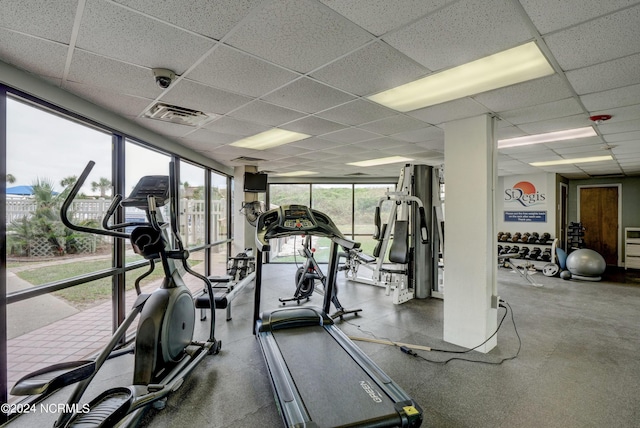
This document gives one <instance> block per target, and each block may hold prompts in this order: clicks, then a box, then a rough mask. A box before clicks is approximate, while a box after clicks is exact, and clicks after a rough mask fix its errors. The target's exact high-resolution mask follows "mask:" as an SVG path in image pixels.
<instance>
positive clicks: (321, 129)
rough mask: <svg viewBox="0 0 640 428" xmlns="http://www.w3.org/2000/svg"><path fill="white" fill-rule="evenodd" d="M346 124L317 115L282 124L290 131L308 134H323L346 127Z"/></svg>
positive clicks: (283, 127)
mask: <svg viewBox="0 0 640 428" xmlns="http://www.w3.org/2000/svg"><path fill="white" fill-rule="evenodd" d="M344 128H345V125H340V124H338V123H335V122H331V121H330V120H325V119H320V118H319V117H315V116H308V117H305V118H302V119H299V120H296V121H295V122H291V123H287V124H286V125H282V129H288V130H289V131H295V132H301V133H303V134H307V135H322V134H326V133H328V132H333V131H337V130H339V129H344Z"/></svg>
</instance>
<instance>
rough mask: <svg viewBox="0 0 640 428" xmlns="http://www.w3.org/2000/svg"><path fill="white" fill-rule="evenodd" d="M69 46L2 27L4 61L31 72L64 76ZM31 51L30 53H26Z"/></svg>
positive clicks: (0, 46) (0, 38) (0, 49)
mask: <svg viewBox="0 0 640 428" xmlns="http://www.w3.org/2000/svg"><path fill="white" fill-rule="evenodd" d="M67 51H68V47H67V46H65V45H62V44H60V43H54V42H48V41H45V40H42V39H37V38H34V37H29V36H25V35H22V34H18V33H15V32H13V31H7V30H4V29H2V28H0V58H1V59H2V61H4V62H6V63H8V64H12V65H14V66H16V67H18V68H22V69H24V70H29V71H30V72H31V73H34V74H39V75H42V76H46V77H53V78H58V79H60V78H62V76H63V74H64V67H65V61H66V59H67ZM25 52H29V55H25V54H24V53H25Z"/></svg>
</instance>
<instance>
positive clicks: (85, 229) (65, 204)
mask: <svg viewBox="0 0 640 428" xmlns="http://www.w3.org/2000/svg"><path fill="white" fill-rule="evenodd" d="M95 164H96V163H95V162H94V161H89V163H87V166H86V167H85V168H84V171H82V174H80V177H79V178H78V180H77V181H76V182H75V184H74V185H73V187H72V188H71V191H70V192H69V194H68V195H67V197H66V198H65V200H64V202H63V203H62V207H61V208H60V220H61V221H62V223H63V224H64V225H65V226H67V227H68V228H69V229H71V230H75V231H78V232H86V233H95V234H97V235H106V236H113V237H117V238H130V237H131V235H130V234H129V233H124V232H116V231H114V230H105V229H98V228H94V227H85V226H80V225H77V224H74V223H72V222H71V220H70V219H69V217H67V212H68V211H69V208H70V207H71V204H72V203H73V200H74V199H75V198H76V196H77V195H78V192H80V189H81V188H82V186H83V185H84V182H85V181H86V180H87V177H88V176H89V173H90V172H91V170H92V169H93V167H94V165H95ZM112 205H113V204H112ZM114 211H115V209H114ZM110 212H111V214H113V212H112V211H111V207H110V208H109V210H108V211H107V215H109V213H110ZM109 217H110V215H109ZM109 217H106V219H105V221H107V220H108V218H109ZM103 224H104V221H103ZM118 226H119V227H122V226H121V225H118Z"/></svg>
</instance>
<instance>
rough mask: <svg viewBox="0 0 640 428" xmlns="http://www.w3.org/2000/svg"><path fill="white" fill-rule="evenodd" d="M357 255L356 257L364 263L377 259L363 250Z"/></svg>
mask: <svg viewBox="0 0 640 428" xmlns="http://www.w3.org/2000/svg"><path fill="white" fill-rule="evenodd" d="M355 255H356V258H357V259H358V260H360V261H361V262H363V263H373V262H375V261H376V258H375V257H373V256H370V255H368V254H365V253H363V252H357V253H355Z"/></svg>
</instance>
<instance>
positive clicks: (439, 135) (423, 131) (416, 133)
mask: <svg viewBox="0 0 640 428" xmlns="http://www.w3.org/2000/svg"><path fill="white" fill-rule="evenodd" d="M391 137H393V138H396V139H398V140H403V141H408V142H410V143H420V142H425V141H432V140H440V141H442V142H443V143H444V131H443V130H442V129H441V128H438V127H437V126H429V127H427V128H420V129H415V130H412V131H403V132H398V133H397V134H391Z"/></svg>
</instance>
